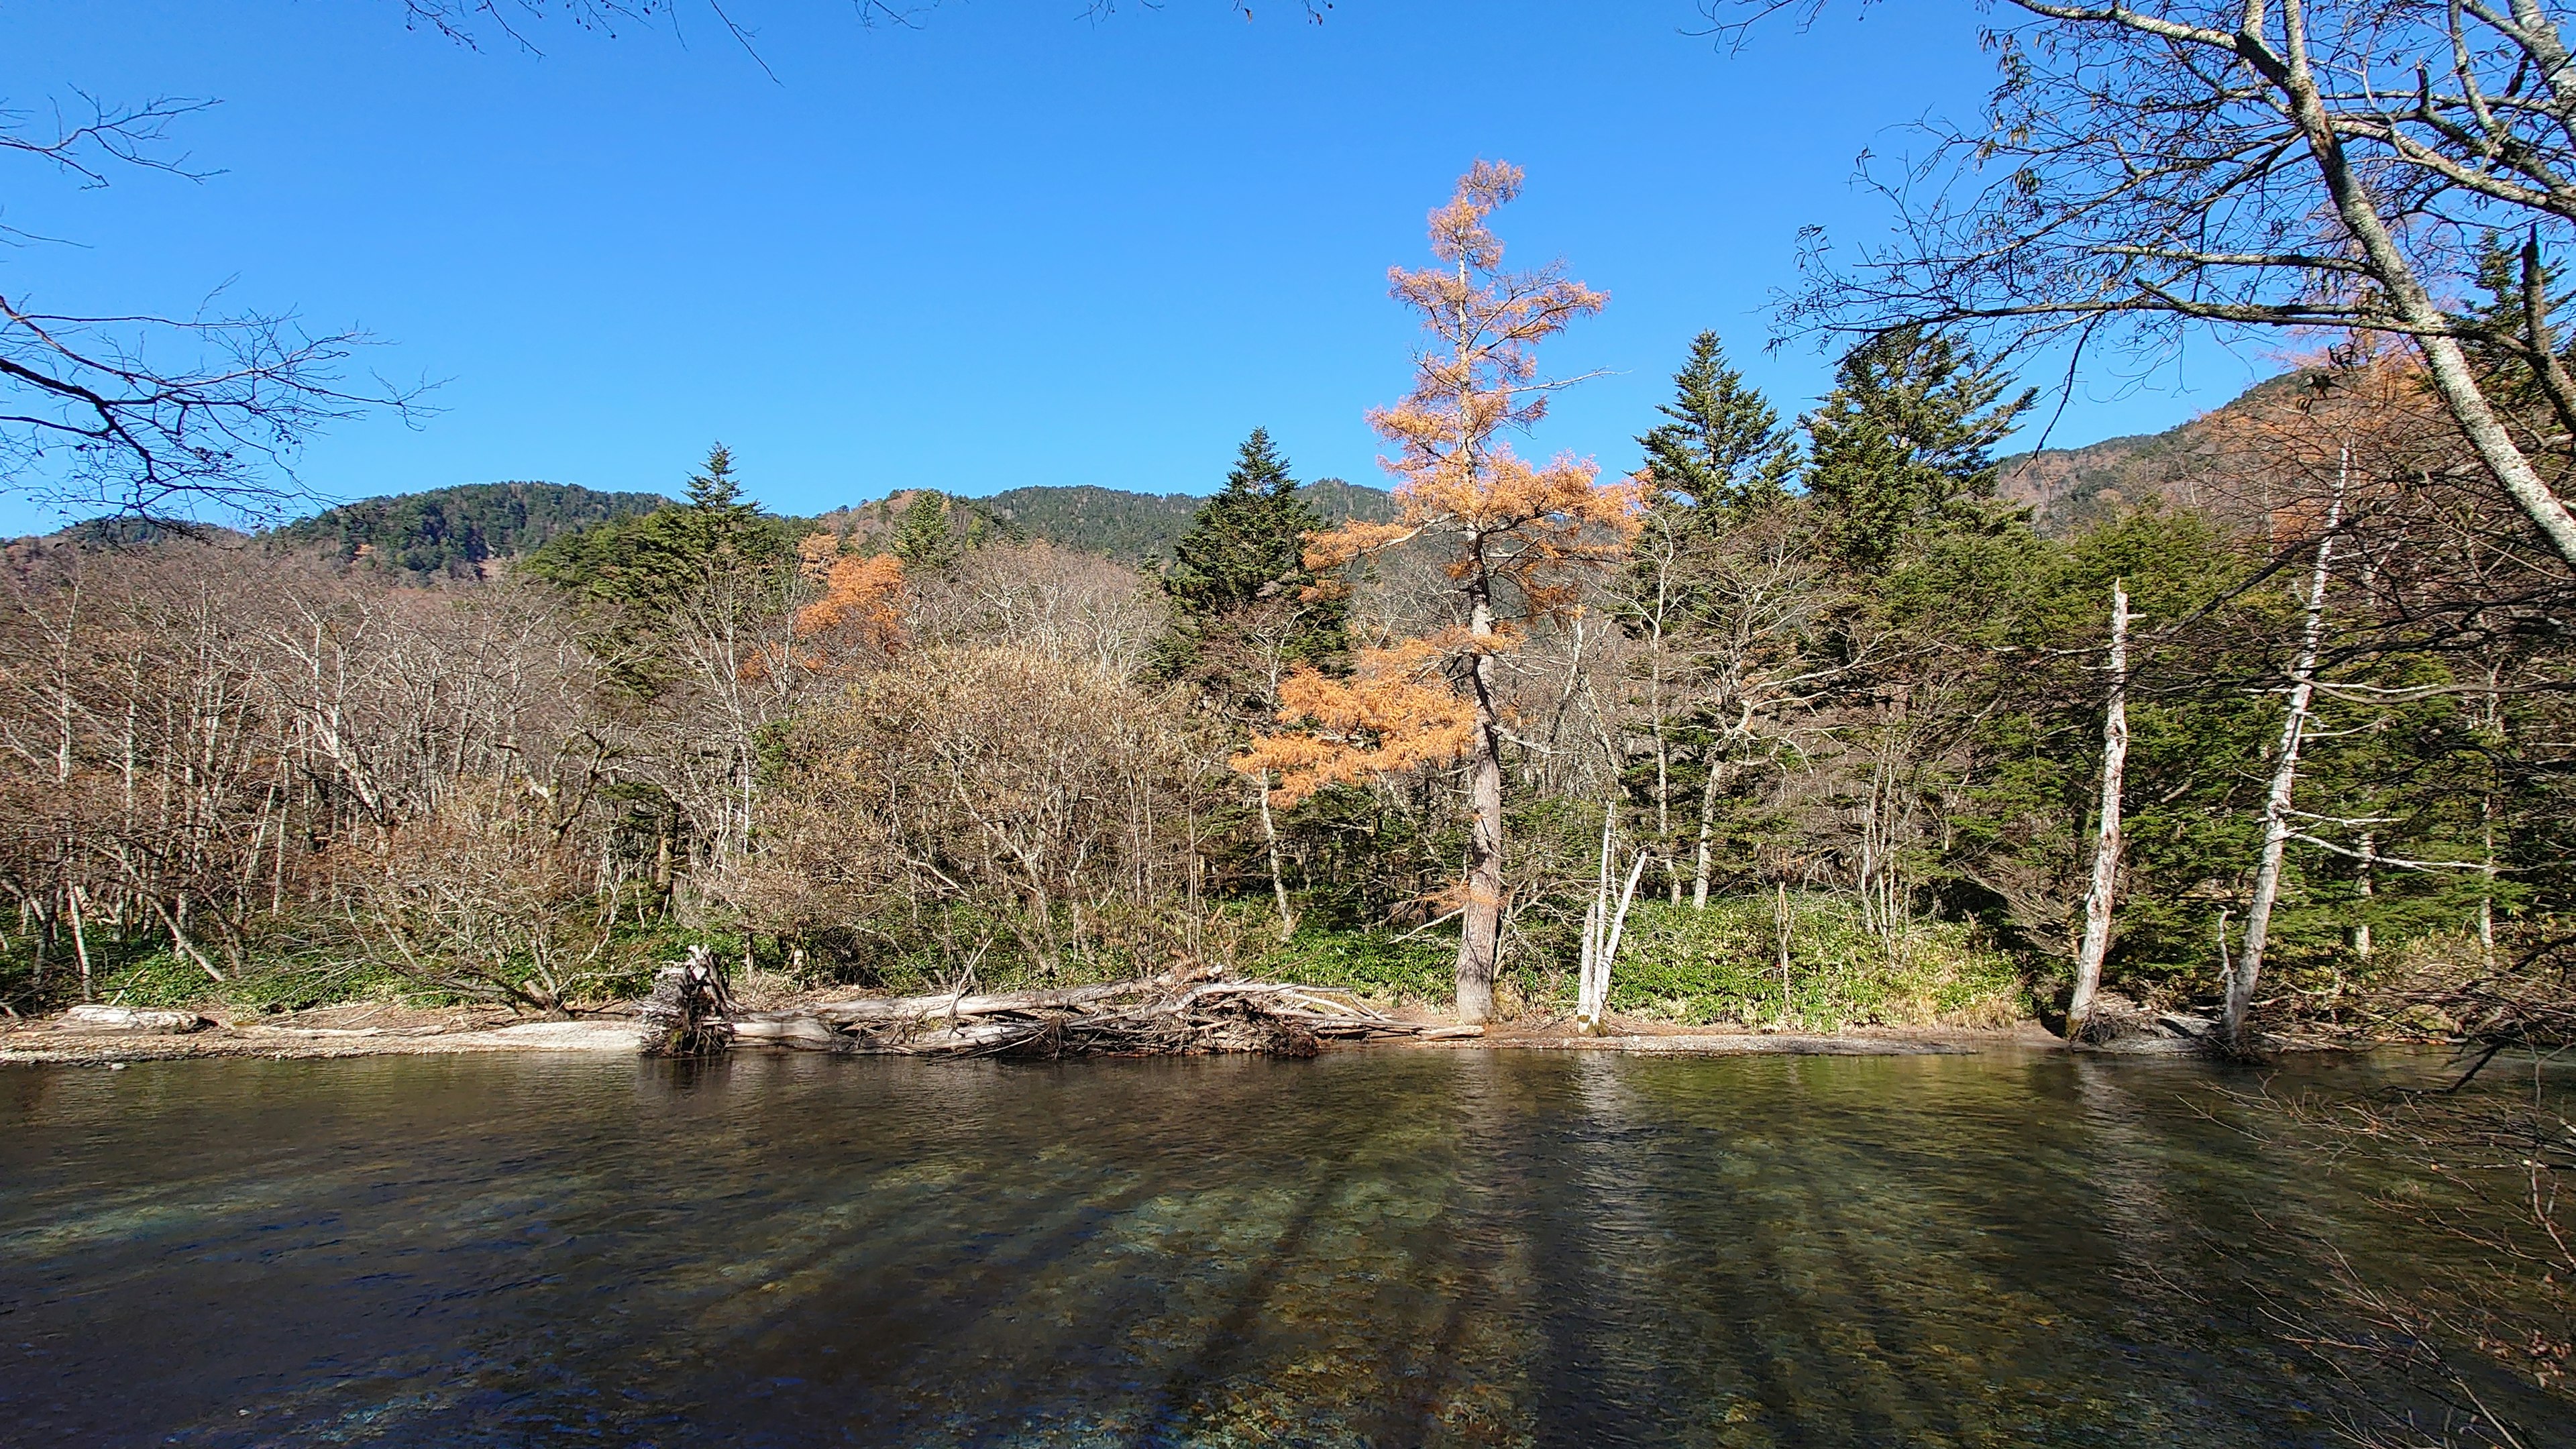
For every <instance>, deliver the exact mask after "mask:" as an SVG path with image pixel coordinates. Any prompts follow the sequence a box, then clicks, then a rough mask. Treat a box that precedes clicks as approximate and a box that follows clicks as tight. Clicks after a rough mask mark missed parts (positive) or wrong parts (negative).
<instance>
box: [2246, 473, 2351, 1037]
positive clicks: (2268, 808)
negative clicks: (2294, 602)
mask: <svg viewBox="0 0 2576 1449" xmlns="http://www.w3.org/2000/svg"><path fill="white" fill-rule="evenodd" d="M2351 461H2352V453H2351V450H2350V449H2349V448H2347V449H2345V450H2344V455H2343V458H2342V460H2341V463H2340V464H2339V465H2338V466H2337V468H2336V470H2335V489H2334V501H2333V502H2332V503H2331V504H2329V505H2328V506H2327V508H2326V526H2325V534H2324V536H2323V537H2322V538H2320V539H2318V540H2317V561H2316V566H2315V567H2314V568H2313V569H2311V570H2310V571H2309V575H2308V600H2307V610H2306V619H2305V621H2304V622H2303V623H2302V624H2301V626H2300V630H2299V653H2298V658H2297V660H2296V661H2295V662H2294V663H2293V664H2292V665H2291V668H2290V701H2289V709H2288V710H2287V711H2286V713H2285V714H2284V715H2283V717H2282V720H2281V747H2280V752H2279V754H2278V755H2277V756H2276V757H2275V758H2274V759H2273V762H2272V787H2271V789H2270V791H2269V792H2268V793H2266V795H2265V796H2264V801H2263V858H2262V861H2261V863H2260V864H2259V865H2257V866H2256V867H2255V871H2254V899H2253V900H2252V902H2250V903H2249V904H2248V905H2247V906H2246V909H2245V945H2244V948H2243V949H2242V950H2240V951H2238V952H2237V954H2236V964H2235V969H2234V970H2232V971H2229V972H2228V973H2227V1014H2226V1031H2227V1042H2228V1045H2229V1046H2231V1047H2234V1048H2236V1049H2238V1050H2242V1049H2243V1048H2244V1047H2245V1044H2246V1037H2245V1015H2246V1012H2247V1011H2248V1010H2249V1009H2251V1008H2252V1006H2253V1004H2254V988H2255V986H2256V984H2257V983H2259V982H2260V981H2261V980H2262V976H2263V947H2264V945H2265V941H2266V937H2267V936H2268V935H2269V934H2270V931H2271V928H2272V906H2273V903H2274V902H2275V901H2277V900H2278V899H2279V898H2280V894H2281V858H2282V855H2283V854H2284V852H2286V851H2287V849H2288V847H2289V843H2290V796H2291V793H2292V792H2293V791H2294V790H2295V789H2296V788H2297V787H2298V782H2299V743H2300V741H2301V740H2302V739H2303V738H2304V737H2305V736H2306V734H2307V728H2308V710H2309V705H2310V703H2311V702H2312V701H2313V700H2314V699H2315V698H2316V670H2317V652H2318V649H2319V648H2320V646H2321V645H2322V644H2323V642H2324V639H2325V626H2326V582H2327V579H2328V577H2329V570H2330V568H2331V567H2332V561H2333V558H2334V546H2335V529H2336V528H2337V527H2338V526H2340V525H2341V524H2342V522H2343V490H2344V472H2345V469H2346V468H2347V467H2349V465H2350V463H2351Z"/></svg>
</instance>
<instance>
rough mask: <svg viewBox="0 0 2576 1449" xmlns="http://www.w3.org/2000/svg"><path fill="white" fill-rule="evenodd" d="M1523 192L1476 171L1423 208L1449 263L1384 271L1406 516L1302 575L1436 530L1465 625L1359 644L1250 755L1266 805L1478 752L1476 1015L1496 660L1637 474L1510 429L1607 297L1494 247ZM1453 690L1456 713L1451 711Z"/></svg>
mask: <svg viewBox="0 0 2576 1449" xmlns="http://www.w3.org/2000/svg"><path fill="white" fill-rule="evenodd" d="M1520 188H1521V170H1520V168H1519V167H1517V166H1511V165H1507V164H1504V163H1501V162H1490V161H1479V162H1477V163H1476V164H1475V165H1474V167H1472V168H1471V169H1470V170H1469V171H1468V172H1467V174H1466V175H1465V176H1463V177H1461V178H1459V181H1458V187H1457V190H1456V192H1455V193H1454V194H1453V195H1452V196H1451V197H1450V199H1449V201H1448V203H1447V204H1446V205H1443V206H1441V207H1439V208H1438V209H1436V210H1434V211H1433V212H1432V213H1431V218H1430V220H1431V250H1432V254H1433V255H1434V256H1435V257H1436V258H1438V264H1437V265H1434V266H1429V267H1423V268H1419V269H1407V268H1404V267H1395V268H1392V269H1390V271H1389V272H1388V282H1389V286H1390V290H1391V291H1392V293H1393V294H1394V296H1395V298H1396V300H1398V301H1399V302H1402V303H1403V304H1404V305H1406V306H1408V307H1410V308H1412V309H1413V310H1414V311H1415V312H1417V313H1419V314H1420V315H1421V317H1422V325H1423V329H1424V331H1425V332H1427V333H1428V334H1429V339H1428V341H1427V342H1426V343H1425V344H1424V345H1423V346H1422V347H1421V348H1420V349H1419V350H1417V351H1416V352H1415V354H1414V381H1413V390H1412V391H1411V392H1410V393H1409V394H1407V395H1406V397H1405V398H1404V400H1403V401H1401V402H1399V403H1397V404H1395V405H1394V406H1393V407H1387V408H1380V409H1377V410H1375V411H1373V412H1372V413H1370V414H1369V421H1370V423H1371V424H1372V425H1373V426H1374V427H1376V429H1377V430H1378V433H1379V435H1380V436H1381V437H1383V438H1385V439H1386V440H1387V441H1388V442H1389V443H1390V444H1392V445H1393V446H1394V448H1395V454H1394V456H1392V457H1389V458H1385V459H1382V460H1381V461H1382V462H1383V464H1384V466H1385V467H1386V468H1387V470H1388V471H1389V472H1391V473H1393V474H1395V475H1396V478H1397V479H1398V482H1397V485H1396V490H1395V496H1396V501H1397V503H1398V504H1399V506H1400V507H1401V509H1402V512H1401V514H1400V515H1399V516H1398V517H1397V518H1396V519H1395V520H1394V521H1392V522H1389V523H1352V524H1348V525H1346V526H1344V527H1342V528H1340V529H1337V530H1335V531H1334V532H1332V533H1329V534H1323V535H1320V536H1318V537H1317V538H1316V539H1315V541H1314V544H1313V546H1311V547H1310V548H1309V549H1308V550H1307V553H1306V562H1307V564H1308V566H1309V567H1311V568H1315V569H1319V570H1321V569H1332V568H1338V567H1341V566H1343V565H1345V564H1347V563H1349V562H1351V561H1352V560H1354V559H1356V558H1358V557H1360V556H1362V555H1364V554H1368V553H1372V552H1375V551H1377V550H1381V549H1385V548H1390V547H1393V546H1395V545H1398V544H1402V543H1407V542H1411V541H1413V540H1416V539H1426V538H1438V539H1440V540H1442V541H1444V542H1445V543H1446V544H1447V546H1448V549H1447V552H1448V557H1447V559H1446V562H1445V569H1446V572H1447V574H1448V576H1449V578H1450V580H1451V581H1452V586H1453V588H1454V591H1455V603H1456V616H1457V618H1458V623H1457V624H1456V625H1455V626H1454V627H1452V628H1449V629H1446V630H1443V631H1441V632H1440V633H1438V634H1435V635H1433V636H1431V637H1429V638H1426V639H1420V640H1412V641H1406V642H1405V643H1402V644H1399V645H1397V646H1396V647H1395V648H1394V649H1392V650H1367V651H1362V653H1361V654H1360V656H1359V657H1358V658H1357V660H1356V661H1355V664H1356V666H1357V667H1356V669H1355V671H1354V678H1353V679H1352V680H1351V681H1350V682H1349V683H1348V684H1342V683H1339V682H1336V681H1332V680H1327V679H1324V678H1322V677H1321V676H1320V675H1317V674H1315V673H1313V672H1312V671H1304V672H1301V674H1300V676H1299V677H1297V678H1295V679H1292V680H1291V681H1290V684H1291V685H1293V686H1294V687H1293V688H1283V690H1282V704H1281V714H1282V715H1283V716H1284V717H1285V719H1286V722H1288V723H1290V724H1292V725H1295V724H1297V723H1298V722H1299V721H1301V720H1302V721H1305V722H1307V727H1306V728H1303V729H1297V730H1292V731H1291V732H1290V734H1289V735H1286V736H1273V737H1271V738H1270V739H1266V740H1262V741H1258V742H1256V743H1255V745H1254V747H1253V748H1252V749H1251V750H1250V751H1248V752H1247V753H1246V754H1245V755H1244V756H1243V757H1242V758H1241V759H1240V760H1239V761H1238V768H1241V769H1243V770H1245V771H1246V772H1247V773H1250V772H1253V771H1260V770H1271V771H1276V772H1277V773H1278V774H1279V776H1280V779H1281V784H1280V787H1279V789H1278V790H1277V791H1275V792H1274V794H1273V798H1274V799H1280V798H1283V797H1284V798H1286V799H1296V798H1302V797H1303V796H1304V795H1305V794H1308V793H1311V792H1312V791H1313V790H1314V789H1316V788H1319V787H1320V786H1321V785H1322V784H1324V783H1326V782H1328V781H1331V780H1334V779H1350V778H1357V777H1359V776H1362V775H1364V774H1366V773H1368V772H1369V771H1371V770H1373V769H1380V768H1382V767H1397V766H1399V765H1401V766H1411V765H1416V764H1420V763H1424V762H1425V761H1427V760H1428V759H1431V758H1434V757H1435V756H1436V753H1437V752H1438V751H1440V750H1454V751H1456V752H1459V753H1463V754H1464V755H1465V756H1466V760H1467V792H1468V804H1469V811H1470V816H1471V822H1470V829H1469V835H1468V846H1467V862H1466V867H1467V868H1466V875H1465V880H1464V881H1463V882H1462V883H1461V887H1462V888H1461V899H1460V900H1459V902H1458V908H1459V920H1460V928H1459V935H1458V966H1457V984H1458V1012H1459V1015H1460V1016H1461V1017H1463V1018H1465V1019H1466V1020H1468V1021H1482V1020H1484V1019H1485V1018H1486V1017H1488V1016H1490V1015H1491V1014H1492V1012H1493V1000H1494V975H1495V970H1496V968H1497V966H1498V965H1499V964H1500V952H1501V944H1502V920H1503V906H1504V890H1505V886H1504V875H1503V863H1504V861H1503V845H1504V842H1503V756H1502V745H1503V729H1504V723H1505V721H1504V710H1503V702H1502V696H1501V681H1500V679H1499V678H1498V663H1499V661H1500V659H1501V657H1502V656H1503V655H1505V654H1508V653H1509V652H1510V651H1511V650H1512V649H1513V648H1514V647H1516V646H1517V645H1518V644H1519V642H1520V640H1521V639H1522V637H1523V635H1524V633H1525V631H1526V630H1527V628H1528V627H1529V626H1530V625H1531V624H1532V623H1535V622H1537V621H1540V620H1544V619H1547V618H1550V617H1553V616H1556V615H1559V614H1561V613H1563V612H1564V611H1566V610H1567V609H1569V608H1571V607H1572V606H1573V604H1574V600H1575V596H1576V593H1577V589H1578V575H1580V574H1581V573H1583V572H1585V571H1588V570H1591V569H1597V568H1600V567H1604V566H1607V565H1609V564H1611V563H1614V562H1616V561H1617V560H1618V559H1620V558H1622V557H1624V556H1625V554H1626V552H1627V545H1628V540H1629V538H1630V536H1631V535H1632V534H1633V533H1634V532H1635V530H1636V520H1635V516H1634V515H1635V512H1636V503H1637V497H1638V493H1639V489H1638V488H1637V486H1636V485H1635V484H1633V483H1629V482H1621V483H1616V484H1611V485H1607V486H1604V485H1603V484H1602V483H1601V482H1600V480H1599V469H1598V468H1597V467H1595V466H1594V465H1593V464H1592V463H1590V462H1588V461H1583V460H1578V459H1576V458H1573V457H1571V456H1559V457H1558V458H1556V459H1554V460H1553V461H1551V462H1548V463H1545V464H1533V463H1530V462H1527V461H1524V460H1523V459H1521V458H1520V457H1519V456H1517V455H1516V454H1514V453H1513V451H1512V449H1511V446H1510V444H1509V441H1508V439H1507V438H1506V436H1505V435H1506V434H1508V433H1510V432H1512V431H1514V430H1526V429H1528V428H1529V427H1531V426H1532V425H1534V424H1536V423H1537V422H1538V421H1539V420H1540V419H1541V418H1542V417H1544V416H1545V415H1546V413H1547V404H1548V398H1549V396H1550V394H1551V393H1552V392H1553V391H1554V390H1555V389H1556V388H1557V387H1560V386H1562V385H1563V384H1562V383H1560V382H1554V381H1549V380H1546V379H1543V378H1541V377H1540V375H1539V372H1538V361H1537V356H1536V352H1535V348H1536V347H1537V344H1538V343H1540V342H1542V341H1544V340H1545V339H1547V338H1549V337H1552V336H1554V335H1556V334H1557V333H1559V332H1561V331H1563V330H1565V328H1566V326H1567V325H1568V324H1570V323H1572V322H1574V321H1575V320H1576V319H1578V318H1582V317H1588V316H1591V315H1592V314H1593V313H1596V312H1598V311H1600V310H1601V308H1602V306H1603V305H1604V304H1605V303H1606V302H1607V301H1608V300H1609V298H1608V297H1607V296H1606V295H1605V294H1603V293H1601V292H1597V291H1595V290H1593V289H1592V288H1590V287H1587V286H1585V285H1584V284H1583V283H1581V282H1578V281H1574V280H1572V279H1571V278H1569V277H1567V276H1566V275H1565V269H1564V264H1563V263H1561V262H1551V263H1549V264H1548V265H1546V266H1543V267H1539V268H1535V269H1532V270H1527V271H1510V270H1506V269H1505V268H1504V266H1503V244H1502V241H1501V239H1500V238H1498V237H1496V236H1495V235H1494V233H1493V231H1492V229H1491V228H1490V227H1488V226H1487V224H1486V222H1487V219H1488V218H1489V217H1490V216H1492V214H1493V212H1494V211H1495V209H1496V208H1498V207H1501V206H1503V205H1504V204H1506V203H1508V202H1510V201H1511V200H1512V199H1513V198H1514V197H1515V196H1517V195H1519V194H1520ZM1435 682H1436V683H1435ZM1440 686H1445V687H1440ZM1444 698H1445V699H1446V700H1451V701H1455V704H1454V705H1453V706H1450V707H1447V708H1443V707H1442V706H1441V703H1440V701H1441V700H1442V699H1444ZM1462 725H1463V728H1461V726H1462ZM1345 726H1347V727H1345ZM1447 757H1448V758H1455V754H1454V753H1453V754H1449V755H1448V756H1447Z"/></svg>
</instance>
